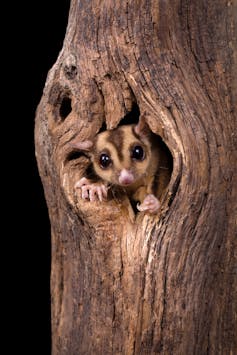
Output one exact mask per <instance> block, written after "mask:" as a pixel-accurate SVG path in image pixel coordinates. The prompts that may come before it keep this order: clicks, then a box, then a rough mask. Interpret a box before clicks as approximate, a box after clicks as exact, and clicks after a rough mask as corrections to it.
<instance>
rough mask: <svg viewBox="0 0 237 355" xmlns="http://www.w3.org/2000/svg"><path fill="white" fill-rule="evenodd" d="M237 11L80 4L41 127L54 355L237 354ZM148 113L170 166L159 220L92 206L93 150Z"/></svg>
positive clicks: (95, 0)
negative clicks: (86, 195)
mask: <svg viewBox="0 0 237 355" xmlns="http://www.w3.org/2000/svg"><path fill="white" fill-rule="evenodd" d="M236 10H237V5H236V2H234V1H224V0H193V1H188V0H184V1H183V0H172V1H171V0H167V1H162V0H138V1H131V0H128V1H113V0H89V1H80V0H79V1H78V0H77V1H76V0H72V1H71V9H70V15H69V23H68V28H67V33H66V37H65V41H64V45H63V49H62V51H61V53H60V54H59V57H58V60H57V62H56V63H55V65H54V66H53V68H52V69H51V71H50V72H49V75H48V78H47V82H46V86H45V89H44V94H43V97H42V100H41V102H40V104H39V107H38V110H37V117H36V129H35V142H36V155H37V160H38V166H39V171H40V175H41V178H42V182H43V185H44V190H45V196H46V200H47V204H48V209H49V215H50V220H51V226H52V273H51V293H52V334H53V339H52V341H53V349H52V353H53V354H54V355H56V354H60V355H61V354H65V355H66V354H67V355H68V354H70V355H76V354H87V355H88V354H180V355H184V354H190V355H191V354H192V355H193V354H197V355H201V354H213V355H214V354H215V355H216V354H223V355H227V354H237V338H236V334H237V297H236V295H237V255H236V247H237V245H236V242H237V241H236V239H237V233H236V201H237V191H236V186H237V181H236V176H237V164H236V149H237V146H236V141H237V139H236V138H237V124H236V113H237V106H236V101H234V98H235V99H236V95H237V85H236V82H235V80H234V78H235V79H236V64H237V53H236V17H235V16H234V14H236ZM134 105H138V107H139V110H140V119H141V120H142V119H143V120H145V121H146V122H147V123H148V125H149V126H150V128H151V130H152V131H153V132H154V133H156V134H158V135H160V136H161V137H162V138H163V140H164V141H165V143H166V145H167V146H168V147H169V150H170V152H171V153H172V156H173V173H172V177H171V180H170V184H169V187H168V193H167V194H166V196H165V198H164V200H163V203H162V206H163V207H162V211H161V213H160V214H159V215H157V216H155V217H152V216H147V215H144V214H142V213H140V214H137V215H136V216H134V219H132V218H131V213H130V215H129V214H128V208H129V204H128V203H127V201H126V200H124V201H116V200H109V201H107V202H104V203H89V202H84V201H82V200H81V199H80V198H79V196H78V195H77V194H76V193H75V191H74V188H73V186H74V184H75V182H76V181H77V179H79V178H80V177H81V176H82V175H83V173H84V170H85V167H86V165H87V163H88V161H87V159H86V158H85V157H84V156H80V155H78V154H75V152H73V151H72V149H71V148H70V144H69V143H70V141H71V140H72V139H74V138H75V136H76V135H78V136H79V137H80V139H81V140H84V139H88V138H89V139H93V137H94V135H95V134H96V133H97V132H98V131H99V129H100V127H101V125H102V123H103V122H106V125H107V128H108V129H111V128H114V127H116V126H117V124H118V123H119V122H120V120H121V118H122V117H124V116H125V115H126V114H127V113H128V112H130V111H131V110H132V107H133V106H134Z"/></svg>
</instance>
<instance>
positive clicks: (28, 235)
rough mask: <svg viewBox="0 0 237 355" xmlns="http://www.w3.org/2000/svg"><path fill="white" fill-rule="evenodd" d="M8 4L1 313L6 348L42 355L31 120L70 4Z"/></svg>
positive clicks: (44, 261) (44, 257) (45, 228)
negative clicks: (4, 311) (4, 310)
mask: <svg viewBox="0 0 237 355" xmlns="http://www.w3.org/2000/svg"><path fill="white" fill-rule="evenodd" d="M11 6H12V8H11V9H6V10H5V11H4V16H5V17H6V19H7V18H8V19H9V21H8V24H9V25H10V27H11V29H12V30H11V33H10V34H9V37H8V39H7V46H8V50H7V55H5V57H6V58H5V59H6V64H4V66H2V69H3V70H2V72H4V74H5V75H6V76H7V83H8V87H7V85H6V88H5V91H6V92H7V93H10V95H9V94H8V95H7V96H8V98H10V100H9V103H3V105H4V107H5V109H7V114H8V118H9V119H8V120H7V123H8V132H9V131H11V132H12V133H13V134H12V135H11V138H10V143H9V142H8V143H7V147H9V148H7V149H6V150H7V152H10V153H8V157H7V160H8V162H10V164H9V168H10V169H9V171H10V174H9V182H10V188H9V190H10V191H11V194H12V196H11V197H10V198H9V197H8V199H7V201H8V203H9V201H10V205H8V206H7V207H8V208H6V211H7V213H6V215H7V216H8V217H9V222H8V229H7V230H8V231H9V233H7V234H8V236H9V237H8V241H9V242H10V245H9V246H8V247H9V250H12V249H14V251H15V254H14V255H13V254H11V255H13V256H12V258H13V263H12V260H11V257H9V259H8V260H9V262H7V264H5V265H7V268H8V269H9V277H8V282H7V283H6V285H5V287H4V289H5V290H6V292H5V293H6V296H7V298H9V300H10V302H11V305H10V307H9V309H11V310H12V312H9V315H8V321H9V335H10V338H9V341H8V348H9V350H10V349H12V348H13V347H14V348H16V349H17V353H21V352H22V353H24V354H31V355H34V354H43V355H48V354H50V353H51V332H50V328H51V325H50V254H51V244H50V224H49V220H48V213H47V207H46V202H45V199H44V194H43V188H42V184H41V181H40V178H39V175H38V169H37V165H36V160H35V148H34V120H35V111H36V108H37V105H38V103H39V101H40V98H41V96H42V93H43V88H44V85H45V81H46V77H47V73H48V71H49V70H50V68H51V67H52V66H53V64H54V63H55V61H56V59H57V56H58V54H59V52H60V50H61V48H62V46H63V40H64V36H65V32H66V27H67V21H68V13H69V6H70V0H57V1H56V0H41V1H29V2H17V4H13V5H11ZM8 14H10V16H9V17H7V16H8ZM2 15H3V13H2ZM4 16H3V17H4ZM9 78H10V79H9ZM10 177H11V178H12V179H10ZM13 245H14V248H12V247H13ZM12 265H13V267H12ZM8 266H9V267H8ZM8 283H9V287H8ZM7 353H10V352H7ZM13 353H15V352H13Z"/></svg>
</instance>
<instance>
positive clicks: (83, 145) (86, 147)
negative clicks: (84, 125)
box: [70, 138, 93, 152]
mask: <svg viewBox="0 0 237 355" xmlns="http://www.w3.org/2000/svg"><path fill="white" fill-rule="evenodd" d="M70 146H71V147H72V148H74V149H78V150H82V151H86V152H89V151H90V150H91V148H92V147H93V142H92V141H90V140H85V141H82V142H80V141H78V139H77V138H76V139H74V140H72V141H71V142H70Z"/></svg>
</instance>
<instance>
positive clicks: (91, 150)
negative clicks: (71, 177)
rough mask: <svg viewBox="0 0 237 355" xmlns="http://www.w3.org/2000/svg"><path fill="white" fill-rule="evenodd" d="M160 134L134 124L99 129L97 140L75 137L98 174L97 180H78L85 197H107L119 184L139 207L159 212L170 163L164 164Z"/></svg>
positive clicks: (77, 183) (98, 199)
mask: <svg viewBox="0 0 237 355" xmlns="http://www.w3.org/2000/svg"><path fill="white" fill-rule="evenodd" d="M156 138H158V137H157V136H155V135H154V134H152V133H151V132H150V130H149V129H148V128H147V127H146V128H145V129H144V127H143V128H141V127H140V126H139V125H135V124H131V125H123V126H118V127H117V128H115V129H113V130H107V131H104V132H101V133H98V134H97V135H96V136H95V138H94V141H93V142H91V141H85V142H78V141H77V140H75V141H74V142H73V146H74V148H76V149H78V150H82V151H84V152H87V154H88V156H89V157H90V159H91V163H92V168H93V171H94V173H95V175H96V176H97V181H96V182H95V181H94V180H91V179H90V178H88V177H87V176H84V177H82V178H81V179H80V180H79V181H77V182H76V184H75V188H76V189H81V197H82V199H85V200H89V201H92V202H93V201H103V200H106V199H107V197H108V190H109V189H111V190H112V189H113V188H115V189H116V188H119V189H120V190H122V191H124V192H125V193H126V194H127V196H128V197H129V199H130V200H131V202H132V203H134V202H135V203H137V209H138V210H139V211H145V212H147V213H151V214H153V213H156V212H157V211H158V210H159V208H160V201H159V199H158V198H160V196H159V195H160V194H161V191H162V189H164V187H165V185H166V184H167V181H168V175H169V171H168V167H166V166H163V167H161V166H160V164H161V162H162V159H161V158H162V155H163V152H162V149H161V146H160V143H159V141H157V140H156ZM163 160H164V159H163ZM160 168H161V169H160ZM162 169H163V170H162Z"/></svg>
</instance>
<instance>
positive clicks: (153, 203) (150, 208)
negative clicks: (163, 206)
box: [137, 194, 160, 213]
mask: <svg viewBox="0 0 237 355" xmlns="http://www.w3.org/2000/svg"><path fill="white" fill-rule="evenodd" d="M159 208H160V201H159V200H158V199H157V198H156V197H155V196H154V195H152V194H151V195H147V196H146V197H145V199H144V200H143V202H142V203H141V204H137V209H138V211H141V212H142V211H144V212H148V213H156V212H157V211H158V210H159Z"/></svg>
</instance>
